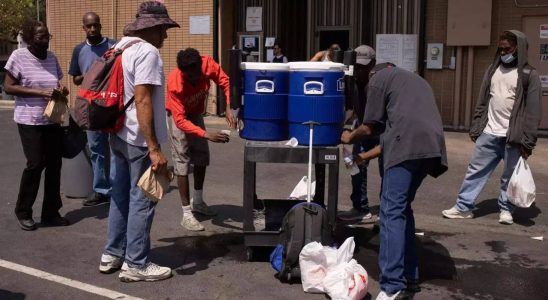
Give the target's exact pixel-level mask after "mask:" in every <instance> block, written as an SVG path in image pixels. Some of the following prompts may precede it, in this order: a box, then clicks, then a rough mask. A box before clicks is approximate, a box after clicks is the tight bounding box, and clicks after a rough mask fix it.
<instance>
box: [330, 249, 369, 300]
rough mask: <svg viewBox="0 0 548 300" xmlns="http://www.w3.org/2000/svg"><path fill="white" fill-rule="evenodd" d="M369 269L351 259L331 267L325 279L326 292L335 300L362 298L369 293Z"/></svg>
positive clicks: (359, 299) (357, 299) (356, 299)
mask: <svg viewBox="0 0 548 300" xmlns="http://www.w3.org/2000/svg"><path fill="white" fill-rule="evenodd" d="M367 284H368V277H367V271H365V269H364V268H363V267H362V266H361V265H360V264H358V262H356V260H355V259H351V260H350V261H349V262H344V263H340V264H338V265H336V266H335V267H333V268H330V269H329V270H328V272H327V274H326V275H325V278H324V280H323V286H324V289H325V292H326V293H327V294H328V295H329V297H331V299H333V300H337V299H341V300H361V299H363V297H365V295H366V294H367Z"/></svg>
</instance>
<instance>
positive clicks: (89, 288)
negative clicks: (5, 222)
mask: <svg viewBox="0 0 548 300" xmlns="http://www.w3.org/2000/svg"><path fill="white" fill-rule="evenodd" d="M0 267H3V268H6V269H10V270H13V271H17V272H20V273H25V274H27V275H30V276H34V277H38V278H41V279H45V280H49V281H53V282H56V283H59V284H63V285H66V286H70V287H72V288H75V289H79V290H82V291H84V292H88V293H91V294H96V295H99V296H103V297H106V298H109V299H119V300H122V299H123V300H143V299H142V298H138V297H133V296H130V295H126V294H122V293H119V292H116V291H113V290H109V289H105V288H101V287H98V286H94V285H91V284H87V283H84V282H81V281H78V280H74V279H70V278H66V277H62V276H57V275H54V274H51V273H48V272H44V271H41V270H38V269H35V268H31V267H27V266H23V265H20V264H16V263H12V262H9V261H7V260H3V259H0Z"/></svg>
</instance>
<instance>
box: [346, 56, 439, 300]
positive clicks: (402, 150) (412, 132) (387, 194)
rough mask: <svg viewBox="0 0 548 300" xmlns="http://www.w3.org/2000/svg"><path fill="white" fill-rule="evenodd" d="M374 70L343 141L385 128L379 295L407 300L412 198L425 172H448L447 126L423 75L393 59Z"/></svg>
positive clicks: (412, 286) (411, 277)
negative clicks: (360, 115) (355, 123)
mask: <svg viewBox="0 0 548 300" xmlns="http://www.w3.org/2000/svg"><path fill="white" fill-rule="evenodd" d="M370 74H371V76H370V80H369V85H368V89H367V105H366V107H365V115H364V119H363V124H362V125H361V126H360V127H358V129H356V130H354V131H353V132H352V133H350V132H345V133H344V134H343V136H342V138H341V141H342V142H346V143H347V142H349V141H352V140H355V139H357V138H359V137H362V136H368V135H372V134H379V133H382V136H381V141H380V147H381V150H382V153H383V161H384V175H383V183H382V198H381V203H380V208H381V209H380V225H381V230H380V250H379V267H380V273H381V274H380V280H379V282H380V286H381V293H380V294H379V295H378V297H377V300H384V299H405V297H407V296H408V294H410V293H414V292H416V291H418V287H417V286H416V284H417V282H418V259H417V253H416V249H415V219H414V216H413V210H412V209H411V202H412V201H413V200H414V198H415V194H416V192H417V190H418V188H419V186H420V185H421V183H422V180H423V179H424V178H425V177H426V175H431V176H433V177H437V176H439V175H441V174H442V173H444V172H445V171H447V154H446V150H445V139H444V135H443V125H442V122H441V116H440V114H439V111H438V108H437V107H436V102H435V98H434V93H433V92H432V88H431V87H430V86H429V85H428V83H427V82H426V81H425V80H424V79H423V78H421V77H420V76H418V75H416V74H414V73H412V72H409V71H406V70H404V69H400V68H397V67H395V66H394V65H392V64H389V63H383V64H379V65H377V66H375V68H373V70H372V71H371V73H370ZM358 162H359V158H358Z"/></svg>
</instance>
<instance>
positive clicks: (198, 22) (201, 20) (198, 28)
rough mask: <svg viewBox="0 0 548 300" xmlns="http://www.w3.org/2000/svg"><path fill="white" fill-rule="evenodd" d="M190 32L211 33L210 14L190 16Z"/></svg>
mask: <svg viewBox="0 0 548 300" xmlns="http://www.w3.org/2000/svg"><path fill="white" fill-rule="evenodd" d="M189 23H190V34H209V16H190V17H189Z"/></svg>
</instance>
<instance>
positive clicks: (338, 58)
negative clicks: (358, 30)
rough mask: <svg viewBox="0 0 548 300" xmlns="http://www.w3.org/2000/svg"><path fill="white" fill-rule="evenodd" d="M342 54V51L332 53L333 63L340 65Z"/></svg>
mask: <svg viewBox="0 0 548 300" xmlns="http://www.w3.org/2000/svg"><path fill="white" fill-rule="evenodd" d="M343 56H344V52H343V51H342V50H335V51H333V62H336V63H342V62H343Z"/></svg>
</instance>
